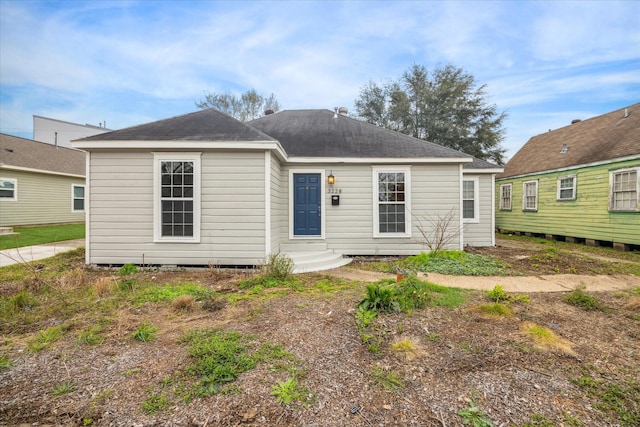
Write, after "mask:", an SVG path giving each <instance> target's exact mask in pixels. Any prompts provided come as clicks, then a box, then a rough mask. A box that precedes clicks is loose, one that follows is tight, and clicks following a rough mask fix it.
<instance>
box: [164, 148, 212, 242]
mask: <svg viewBox="0 0 640 427" xmlns="http://www.w3.org/2000/svg"><path fill="white" fill-rule="evenodd" d="M200 182H201V153H153V241H154V242H173V243H200V217H201V213H200V210H201V201H200V198H201V195H200V193H201V188H200Z"/></svg>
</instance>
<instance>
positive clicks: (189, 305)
mask: <svg viewBox="0 0 640 427" xmlns="http://www.w3.org/2000/svg"><path fill="white" fill-rule="evenodd" d="M195 305H196V300H195V298H194V297H193V296H191V295H180V296H179V297H176V299H174V300H173V302H172V303H171V308H172V309H173V310H174V311H180V312H189V311H193V309H194V308H195Z"/></svg>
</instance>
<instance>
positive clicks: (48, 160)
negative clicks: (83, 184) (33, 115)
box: [0, 133, 85, 176]
mask: <svg viewBox="0 0 640 427" xmlns="http://www.w3.org/2000/svg"><path fill="white" fill-rule="evenodd" d="M2 166H15V167H20V168H28V169H37V170H42V171H50V172H57V173H65V174H72V175H82V176H84V175H85V153H84V151H80V150H74V149H71V148H65V147H56V146H55V145H51V144H47V143H44V142H38V141H34V140H31V139H25V138H19V137H17V136H12V135H7V134H4V133H0V167H2Z"/></svg>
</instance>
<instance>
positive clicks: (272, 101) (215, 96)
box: [196, 89, 280, 122]
mask: <svg viewBox="0 0 640 427" xmlns="http://www.w3.org/2000/svg"><path fill="white" fill-rule="evenodd" d="M196 107H198V108H202V109H203V110H204V109H207V108H215V109H218V110H220V111H222V112H223V113H227V114H229V115H230V116H232V117H235V118H236V119H238V120H240V121H241V122H247V121H249V120H253V119H257V118H259V117H262V115H263V114H264V112H265V111H266V110H272V111H273V112H276V111H278V110H280V103H279V102H278V99H277V98H276V96H275V95H274V94H270V95H269V96H264V95H261V94H259V93H258V92H257V91H256V90H255V89H250V90H248V91H246V92H245V93H243V94H241V95H240V96H239V97H238V96H236V95H234V94H232V93H231V92H227V93H211V92H207V93H205V96H204V99H203V100H201V101H196Z"/></svg>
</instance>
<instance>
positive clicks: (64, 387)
mask: <svg viewBox="0 0 640 427" xmlns="http://www.w3.org/2000/svg"><path fill="white" fill-rule="evenodd" d="M75 390H76V386H75V384H73V383H71V382H63V383H61V384H58V385H57V386H55V387H54V388H53V390H51V394H53V395H54V396H62V395H64V394H69V393H72V392H74V391H75Z"/></svg>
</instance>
